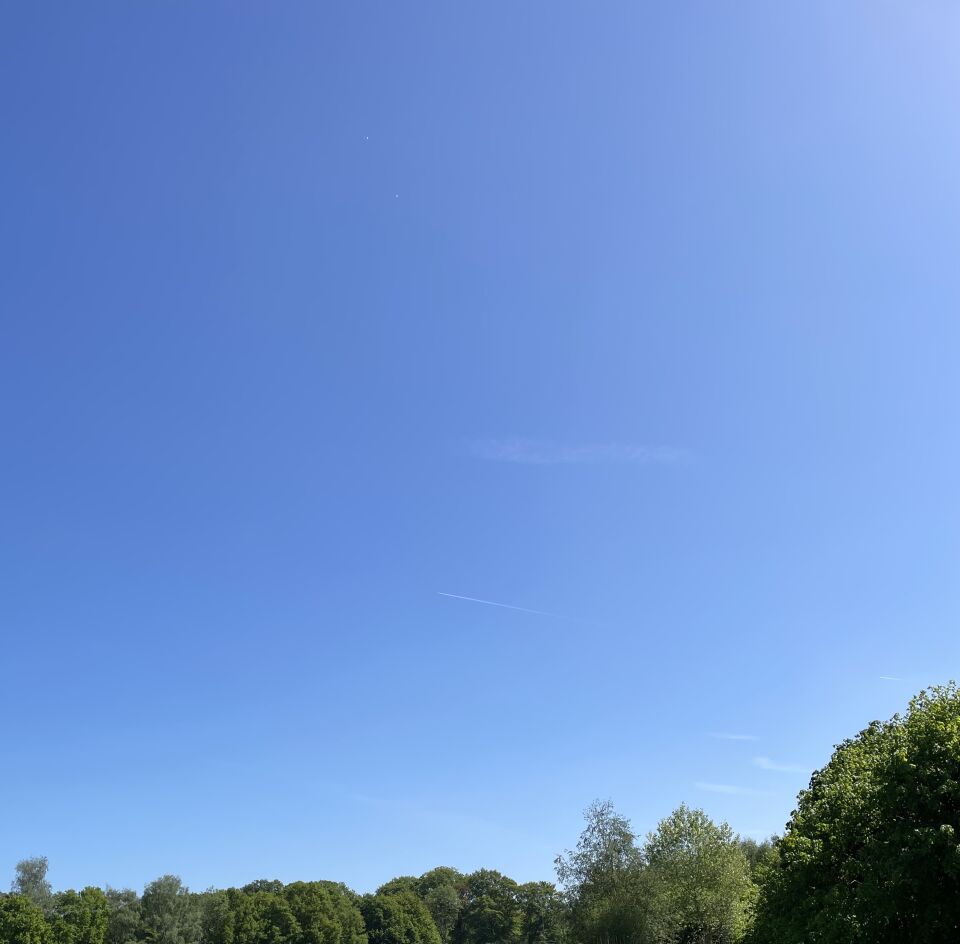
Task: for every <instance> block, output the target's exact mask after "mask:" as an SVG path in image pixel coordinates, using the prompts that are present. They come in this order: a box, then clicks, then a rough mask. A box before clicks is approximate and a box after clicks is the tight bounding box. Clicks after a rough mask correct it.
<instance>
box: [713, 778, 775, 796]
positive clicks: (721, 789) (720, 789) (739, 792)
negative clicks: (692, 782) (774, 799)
mask: <svg viewBox="0 0 960 944" xmlns="http://www.w3.org/2000/svg"><path fill="white" fill-rule="evenodd" d="M696 787H697V789H698V790H706V791H707V793H726V794H728V795H730V796H756V797H759V796H773V794H772V793H769V792H768V791H767V790H754V789H753V787H739V786H735V785H734V784H732V783H703V782H702V781H699V780H698V781H697V784H696Z"/></svg>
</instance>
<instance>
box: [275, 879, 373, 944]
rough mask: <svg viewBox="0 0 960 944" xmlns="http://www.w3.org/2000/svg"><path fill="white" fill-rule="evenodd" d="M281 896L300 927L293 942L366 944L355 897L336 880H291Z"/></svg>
mask: <svg viewBox="0 0 960 944" xmlns="http://www.w3.org/2000/svg"><path fill="white" fill-rule="evenodd" d="M283 893H284V896H285V898H286V900H287V902H288V904H289V905H290V908H291V910H292V912H293V915H294V917H295V918H296V920H297V923H298V924H299V926H300V936H299V938H298V940H297V944H367V933H366V930H365V928H364V923H363V916H362V915H361V914H360V910H359V908H358V907H357V898H356V896H355V895H354V894H353V893H352V892H351V891H350V890H349V889H348V888H347V887H346V886H345V885H341V884H338V883H336V882H293V883H292V884H290V885H287V886H286V888H284V892H283Z"/></svg>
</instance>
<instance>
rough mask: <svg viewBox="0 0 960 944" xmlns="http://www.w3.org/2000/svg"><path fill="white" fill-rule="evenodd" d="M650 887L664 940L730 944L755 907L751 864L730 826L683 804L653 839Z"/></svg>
mask: <svg viewBox="0 0 960 944" xmlns="http://www.w3.org/2000/svg"><path fill="white" fill-rule="evenodd" d="M644 858H645V859H646V862H647V875H646V883H645V884H646V888H647V892H648V895H649V896H650V898H651V900H652V902H653V903H654V904H655V913H656V915H657V919H658V921H657V924H658V932H657V933H658V936H659V937H661V938H663V939H665V940H667V941H677V942H682V944H728V942H731V941H738V940H740V939H741V937H742V936H743V933H744V931H745V929H746V926H747V921H748V918H749V915H750V908H751V906H752V904H753V898H754V886H753V883H752V881H751V879H750V865H749V863H748V862H747V858H746V856H745V855H744V853H743V849H742V848H741V846H740V843H739V840H738V839H737V837H736V836H735V835H734V833H733V830H732V829H731V828H730V827H729V826H728V825H727V824H726V823H721V824H720V825H717V824H715V823H714V822H713V821H712V820H711V819H710V817H708V816H707V814H706V813H704V812H703V810H691V809H689V808H688V807H687V806H685V805H681V806H680V807H679V808H678V809H676V810H674V812H673V813H671V814H670V816H668V817H667V818H666V819H664V820H662V821H661V822H660V823H659V825H658V826H657V828H656V830H655V831H654V832H653V833H651V834H650V836H649V837H648V838H647V842H646V845H645V846H644Z"/></svg>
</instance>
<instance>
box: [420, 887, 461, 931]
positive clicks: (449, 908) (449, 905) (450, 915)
mask: <svg viewBox="0 0 960 944" xmlns="http://www.w3.org/2000/svg"><path fill="white" fill-rule="evenodd" d="M423 903H424V904H425V905H426V906H427V911H429V912H430V916H431V917H432V918H433V923H434V925H436V928H437V931H438V932H439V934H440V940H441V942H442V944H449V942H450V936H451V935H452V934H453V929H454V928H455V927H456V926H457V920H458V918H459V917H460V895H459V893H458V892H457V889H456V887H455V886H454V885H434V886H433V887H432V888H430V889H429V890H428V891H427V892H426V894H425V895H424V896H423Z"/></svg>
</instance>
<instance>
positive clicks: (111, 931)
mask: <svg viewBox="0 0 960 944" xmlns="http://www.w3.org/2000/svg"><path fill="white" fill-rule="evenodd" d="M104 895H105V896H106V899H107V909H108V910H107V931H106V934H105V941H106V944H133V942H134V941H136V940H137V939H138V937H139V933H140V896H139V895H137V893H136V892H135V891H134V890H133V889H132V888H107V889H106V891H105V892H104Z"/></svg>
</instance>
